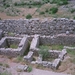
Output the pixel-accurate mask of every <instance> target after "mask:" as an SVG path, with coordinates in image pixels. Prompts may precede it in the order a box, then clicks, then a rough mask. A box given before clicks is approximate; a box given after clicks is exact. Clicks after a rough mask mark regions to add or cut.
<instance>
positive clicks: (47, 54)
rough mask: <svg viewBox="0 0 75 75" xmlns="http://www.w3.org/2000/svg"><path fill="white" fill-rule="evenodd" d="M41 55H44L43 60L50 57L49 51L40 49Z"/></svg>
mask: <svg viewBox="0 0 75 75" xmlns="http://www.w3.org/2000/svg"><path fill="white" fill-rule="evenodd" d="M39 54H41V55H42V58H43V60H45V59H46V58H48V57H49V52H48V49H40V50H39Z"/></svg>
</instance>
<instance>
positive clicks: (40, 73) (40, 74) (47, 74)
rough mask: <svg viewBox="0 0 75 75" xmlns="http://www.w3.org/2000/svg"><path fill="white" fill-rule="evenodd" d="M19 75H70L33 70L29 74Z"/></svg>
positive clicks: (22, 74)
mask: <svg viewBox="0 0 75 75" xmlns="http://www.w3.org/2000/svg"><path fill="white" fill-rule="evenodd" d="M20 75H70V74H64V73H56V72H52V71H45V70H40V69H33V71H32V72H31V73H24V72H23V73H21V74H20Z"/></svg>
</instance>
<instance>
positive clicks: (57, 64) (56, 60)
mask: <svg viewBox="0 0 75 75" xmlns="http://www.w3.org/2000/svg"><path fill="white" fill-rule="evenodd" d="M60 62H61V60H60V59H58V58H57V59H55V60H54V61H53V63H52V69H57V68H58V66H59V65H60Z"/></svg>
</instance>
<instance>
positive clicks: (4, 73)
mask: <svg viewBox="0 0 75 75" xmlns="http://www.w3.org/2000/svg"><path fill="white" fill-rule="evenodd" d="M0 75H12V74H11V73H10V72H7V71H6V72H3V73H0Z"/></svg>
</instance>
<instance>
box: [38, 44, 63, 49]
mask: <svg viewBox="0 0 75 75" xmlns="http://www.w3.org/2000/svg"><path fill="white" fill-rule="evenodd" d="M39 48H40V49H48V50H62V49H63V45H48V46H47V45H41V46H39Z"/></svg>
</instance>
